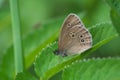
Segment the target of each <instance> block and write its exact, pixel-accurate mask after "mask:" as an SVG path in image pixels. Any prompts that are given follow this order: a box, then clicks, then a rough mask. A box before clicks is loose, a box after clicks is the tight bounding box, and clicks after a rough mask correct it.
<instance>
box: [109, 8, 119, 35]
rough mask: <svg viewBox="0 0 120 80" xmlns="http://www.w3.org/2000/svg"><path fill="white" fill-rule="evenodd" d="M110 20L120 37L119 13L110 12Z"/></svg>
mask: <svg viewBox="0 0 120 80" xmlns="http://www.w3.org/2000/svg"><path fill="white" fill-rule="evenodd" d="M111 19H112V22H113V24H114V26H115V28H116V30H117V31H118V33H119V35H120V13H118V12H117V11H115V10H113V9H112V10H111Z"/></svg>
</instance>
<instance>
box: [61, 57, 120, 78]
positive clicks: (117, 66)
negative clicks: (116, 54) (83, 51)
mask: <svg viewBox="0 0 120 80" xmlns="http://www.w3.org/2000/svg"><path fill="white" fill-rule="evenodd" d="M62 80H120V58H106V59H99V58H98V59H88V60H84V61H82V60H78V61H76V62H73V63H72V64H71V65H69V66H67V67H66V68H65V69H64V70H63V78H62Z"/></svg>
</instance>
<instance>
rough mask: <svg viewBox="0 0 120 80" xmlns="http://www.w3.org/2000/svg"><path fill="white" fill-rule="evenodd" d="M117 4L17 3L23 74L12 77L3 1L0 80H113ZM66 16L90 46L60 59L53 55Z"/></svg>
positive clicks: (91, 0)
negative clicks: (76, 21)
mask: <svg viewBox="0 0 120 80" xmlns="http://www.w3.org/2000/svg"><path fill="white" fill-rule="evenodd" d="M119 4H120V1H119V0H105V1H104V0H99V1H97V0H78V1H72V0H70V1H68V0H66V1H56V0H52V1H47V0H29V1H28V0H19V8H20V22H21V29H22V30H21V33H22V41H23V50H24V63H25V71H24V72H21V73H18V74H17V75H15V63H14V51H13V50H14V44H13V39H12V38H13V37H12V27H11V26H12V25H11V24H12V23H11V16H10V15H11V14H10V7H9V1H8V0H1V1H0V44H1V46H0V53H1V54H0V80H13V79H16V80H38V79H40V80H47V79H50V80H56V79H57V80H73V79H74V80H88V79H89V80H119V79H120V72H119V70H120V69H119V67H120V63H119V61H120V58H119V54H120V50H119V47H120V42H119V40H120V38H119V34H120V26H119V25H120V5H119ZM69 13H76V14H77V15H78V16H79V17H80V18H81V19H82V21H83V22H84V25H85V26H86V27H87V28H88V29H89V31H90V33H91V34H92V38H93V47H92V48H91V49H89V50H87V51H85V52H83V53H81V54H78V55H74V56H68V57H61V56H57V55H54V54H53V52H54V50H56V49H57V48H58V42H57V41H58V37H59V32H60V28H61V25H62V22H63V21H64V18H65V17H66V16H67V15H68V14H69ZM109 56H111V57H109ZM58 78H59V79H58Z"/></svg>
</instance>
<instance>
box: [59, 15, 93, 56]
mask: <svg viewBox="0 0 120 80" xmlns="http://www.w3.org/2000/svg"><path fill="white" fill-rule="evenodd" d="M58 45H59V46H58V47H59V50H60V51H66V52H67V54H68V55H69V54H73V53H79V52H83V51H84V50H86V49H89V48H90V47H91V46H92V38H91V34H90V33H89V31H88V30H87V29H86V28H85V27H84V25H83V23H82V21H81V20H80V19H79V17H78V16H77V15H75V14H69V15H68V17H67V18H66V19H65V21H64V23H63V25H62V29H61V34H60V37H59V44H58Z"/></svg>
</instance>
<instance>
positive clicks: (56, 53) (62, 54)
mask: <svg viewBox="0 0 120 80" xmlns="http://www.w3.org/2000/svg"><path fill="white" fill-rule="evenodd" d="M54 54H55V55H61V56H62V57H65V56H67V52H66V51H61V50H55V51H54Z"/></svg>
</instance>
